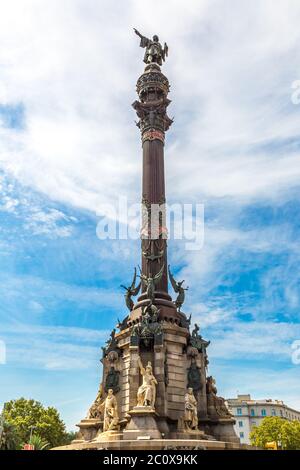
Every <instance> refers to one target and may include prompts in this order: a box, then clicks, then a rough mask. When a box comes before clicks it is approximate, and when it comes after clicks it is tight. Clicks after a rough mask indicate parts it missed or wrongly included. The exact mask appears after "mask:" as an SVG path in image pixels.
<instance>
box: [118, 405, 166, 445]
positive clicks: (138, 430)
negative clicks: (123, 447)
mask: <svg viewBox="0 0 300 470" xmlns="http://www.w3.org/2000/svg"><path fill="white" fill-rule="evenodd" d="M128 414H129V415H130V421H129V422H128V424H127V426H126V428H125V429H124V431H123V439H124V440H131V439H143V438H144V439H161V437H162V436H161V433H160V431H159V429H158V427H157V422H156V419H155V418H156V416H157V414H156V412H155V410H154V409H153V408H151V407H150V406H135V407H134V408H133V409H132V410H130V411H129V412H128Z"/></svg>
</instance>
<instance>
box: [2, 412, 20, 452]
mask: <svg viewBox="0 0 300 470" xmlns="http://www.w3.org/2000/svg"><path fill="white" fill-rule="evenodd" d="M18 448H19V438H18V435H17V433H16V428H15V426H13V425H12V424H10V423H8V422H7V421H5V420H4V419H2V422H1V427H0V450H16V449H18Z"/></svg>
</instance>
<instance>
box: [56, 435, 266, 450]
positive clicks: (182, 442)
mask: <svg viewBox="0 0 300 470" xmlns="http://www.w3.org/2000/svg"><path fill="white" fill-rule="evenodd" d="M123 437H124V434H123ZM51 450H110V451H123V450H134V451H135V450H147V451H151V450H260V449H259V448H258V447H253V446H249V445H247V444H235V443H233V442H224V441H209V440H199V439H149V440H142V439H135V440H120V441H98V442H94V441H93V442H84V443H79V444H70V445H68V446H61V447H55V448H53V449H51Z"/></svg>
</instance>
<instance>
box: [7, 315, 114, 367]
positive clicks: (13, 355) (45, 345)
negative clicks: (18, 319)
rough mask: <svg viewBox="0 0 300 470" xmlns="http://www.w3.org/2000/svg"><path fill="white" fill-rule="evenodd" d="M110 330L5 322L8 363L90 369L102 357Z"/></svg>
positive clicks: (26, 365)
mask: <svg viewBox="0 0 300 470" xmlns="http://www.w3.org/2000/svg"><path fill="white" fill-rule="evenodd" d="M108 333H109V332H108V331H107V330H91V329H85V328H77V327H65V326H51V327H47V326H39V325H30V326H29V325H26V324H21V323H15V324H14V325H7V324H3V325H1V328H0V334H1V337H3V338H5V344H6V350H7V365H9V366H10V365H14V366H22V367H25V368H38V369H48V370H72V369H75V370H79V369H89V368H91V366H92V365H93V364H95V363H96V362H97V361H99V357H100V355H101V352H100V351H101V350H100V345H101V344H103V343H104V339H106V338H107V337H108Z"/></svg>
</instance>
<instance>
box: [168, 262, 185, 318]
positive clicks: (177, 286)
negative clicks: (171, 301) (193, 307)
mask: <svg viewBox="0 0 300 470" xmlns="http://www.w3.org/2000/svg"><path fill="white" fill-rule="evenodd" d="M168 271H169V278H170V281H171V284H172V287H173V289H174V291H175V292H176V294H178V296H177V298H176V300H175V305H176V307H177V308H178V312H180V309H181V307H182V305H183V303H184V300H185V291H186V290H188V289H189V288H188V287H182V284H183V283H184V282H185V281H184V280H183V281H180V282H176V281H175V279H174V276H173V274H172V273H171V271H170V265H169V266H168Z"/></svg>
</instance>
